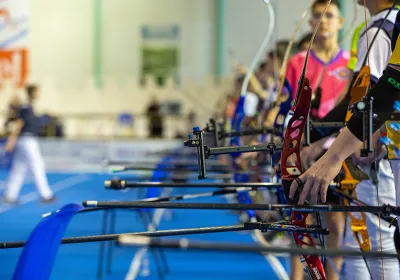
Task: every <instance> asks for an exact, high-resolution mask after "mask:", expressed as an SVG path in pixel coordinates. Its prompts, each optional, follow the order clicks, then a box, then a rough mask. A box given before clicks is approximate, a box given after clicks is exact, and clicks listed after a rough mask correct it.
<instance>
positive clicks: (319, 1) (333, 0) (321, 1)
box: [311, 0, 342, 11]
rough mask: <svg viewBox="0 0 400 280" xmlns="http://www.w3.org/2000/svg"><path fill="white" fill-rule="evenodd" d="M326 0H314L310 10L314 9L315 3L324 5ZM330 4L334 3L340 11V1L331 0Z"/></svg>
mask: <svg viewBox="0 0 400 280" xmlns="http://www.w3.org/2000/svg"><path fill="white" fill-rule="evenodd" d="M328 1H329V0H315V1H314V3H313V4H312V6H311V11H314V9H315V7H316V6H317V5H326V4H327V3H328ZM331 5H335V6H336V7H338V9H339V11H342V9H341V7H340V2H339V1H338V0H332V2H331Z"/></svg>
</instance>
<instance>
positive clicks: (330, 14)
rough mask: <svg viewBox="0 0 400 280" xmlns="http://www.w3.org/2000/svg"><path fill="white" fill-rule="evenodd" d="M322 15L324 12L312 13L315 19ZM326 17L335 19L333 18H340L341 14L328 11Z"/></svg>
mask: <svg viewBox="0 0 400 280" xmlns="http://www.w3.org/2000/svg"><path fill="white" fill-rule="evenodd" d="M321 16H322V13H312V19H313V20H319V19H320V18H321ZM324 18H325V19H326V20H333V19H335V18H339V16H338V15H335V14H332V13H329V12H327V13H325V15H324Z"/></svg>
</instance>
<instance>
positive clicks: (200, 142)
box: [184, 127, 282, 179]
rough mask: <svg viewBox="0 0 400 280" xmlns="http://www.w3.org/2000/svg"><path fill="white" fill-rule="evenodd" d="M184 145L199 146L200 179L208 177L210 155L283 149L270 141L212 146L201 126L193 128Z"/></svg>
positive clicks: (271, 152)
mask: <svg viewBox="0 0 400 280" xmlns="http://www.w3.org/2000/svg"><path fill="white" fill-rule="evenodd" d="M184 145H185V146H186V147H195V148H197V156H198V163H199V176H198V178H199V179H205V178H207V170H206V159H208V158H209V157H210V156H216V155H226V154H238V153H252V152H265V151H266V152H269V153H270V154H271V155H273V154H274V152H275V151H279V150H282V145H280V144H279V145H276V144H274V143H268V144H264V145H263V144H262V145H248V146H236V147H218V148H210V147H208V146H207V145H206V144H205V142H204V131H202V130H200V128H199V127H194V128H193V135H189V140H187V141H185V142H184Z"/></svg>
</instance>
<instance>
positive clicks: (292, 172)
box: [281, 78, 326, 280]
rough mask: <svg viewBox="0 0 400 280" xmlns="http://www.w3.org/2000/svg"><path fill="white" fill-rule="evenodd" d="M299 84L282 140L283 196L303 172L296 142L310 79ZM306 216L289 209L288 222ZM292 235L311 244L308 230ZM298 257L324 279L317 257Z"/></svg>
mask: <svg viewBox="0 0 400 280" xmlns="http://www.w3.org/2000/svg"><path fill="white" fill-rule="evenodd" d="M300 88H301V91H300V93H299V96H298V99H297V104H295V108H293V109H294V114H293V116H292V118H291V119H290V121H289V124H288V127H287V129H286V132H285V137H284V140H283V148H282V157H281V174H282V185H283V189H284V193H285V195H286V197H288V193H289V189H290V185H291V184H292V182H293V180H295V179H296V178H297V177H298V176H300V175H301V173H302V172H303V168H302V166H301V161H300V145H301V136H302V134H303V131H304V128H305V124H306V120H307V118H308V114H309V111H310V104H311V96H312V89H311V88H310V81H309V80H308V79H307V78H305V79H304V81H303V82H302V84H301V85H300ZM292 156H295V157H296V162H295V165H294V166H289V165H288V159H289V158H290V157H292ZM289 203H293V201H290V200H289ZM307 216H308V214H307V213H299V212H292V215H291V219H290V222H291V224H292V225H297V226H300V225H301V226H304V227H306V226H307V225H306V220H307ZM293 239H294V241H295V243H296V245H297V246H298V247H301V248H304V247H306V248H310V247H311V248H313V247H315V243H314V240H313V238H312V236H311V235H310V234H296V233H293ZM300 260H301V262H302V264H303V266H304V269H305V270H307V271H308V273H309V274H310V276H311V277H312V279H313V280H325V279H326V275H325V271H324V267H323V265H322V262H321V260H320V258H319V257H317V256H310V255H302V256H301V257H300Z"/></svg>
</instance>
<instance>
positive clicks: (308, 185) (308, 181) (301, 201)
mask: <svg viewBox="0 0 400 280" xmlns="http://www.w3.org/2000/svg"><path fill="white" fill-rule="evenodd" d="M314 180H315V178H314V177H311V176H309V177H308V178H307V179H306V181H303V182H305V185H304V188H303V190H302V192H301V194H300V198H299V201H298V202H297V204H299V205H303V204H304V202H305V201H306V199H307V196H308V193H309V192H310V190H311V188H312V186H313V185H314Z"/></svg>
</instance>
